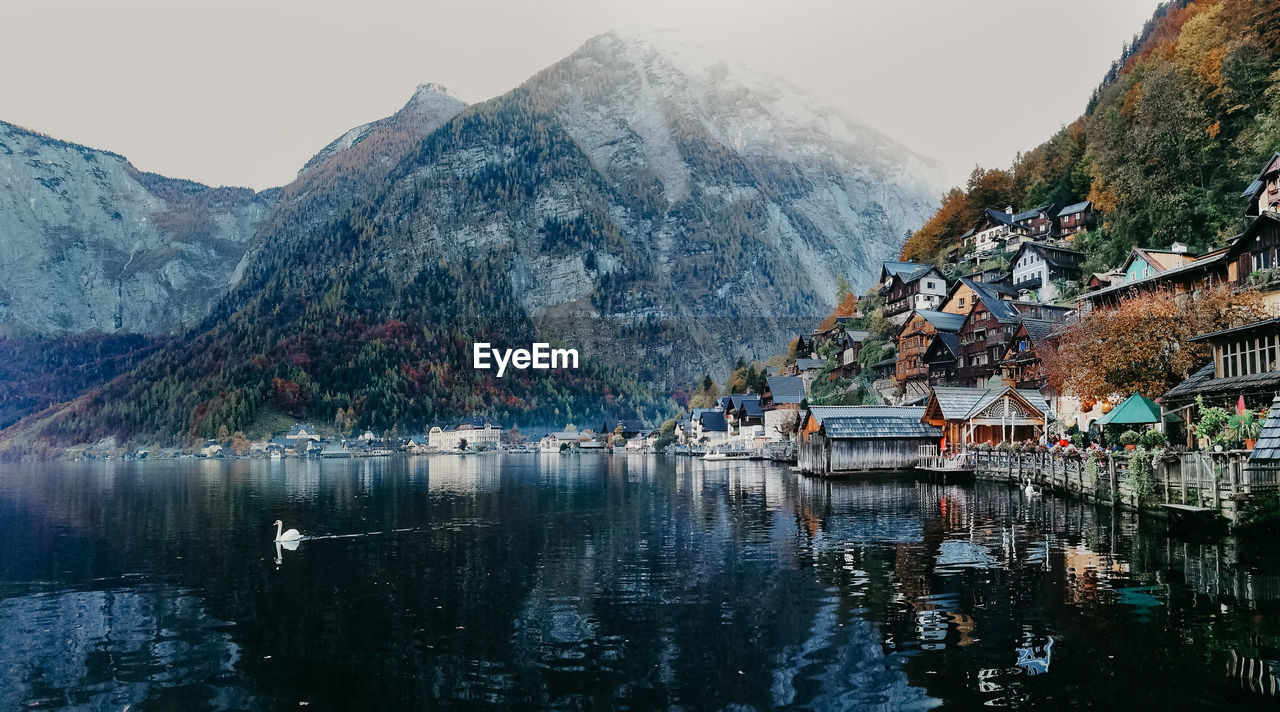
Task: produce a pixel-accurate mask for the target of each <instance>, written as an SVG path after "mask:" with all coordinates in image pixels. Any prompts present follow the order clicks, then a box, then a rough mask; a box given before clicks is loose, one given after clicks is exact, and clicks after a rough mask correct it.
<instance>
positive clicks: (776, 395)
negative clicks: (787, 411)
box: [764, 376, 804, 403]
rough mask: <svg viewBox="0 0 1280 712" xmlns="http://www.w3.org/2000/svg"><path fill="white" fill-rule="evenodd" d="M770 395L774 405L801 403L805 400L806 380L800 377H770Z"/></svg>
mask: <svg viewBox="0 0 1280 712" xmlns="http://www.w3.org/2000/svg"><path fill="white" fill-rule="evenodd" d="M764 380H765V383H767V384H768V385H769V395H770V396H771V397H772V398H773V402H774V403H799V402H800V401H802V400H804V380H803V379H801V378H800V377H799V376H768V377H766V378H765V379H764Z"/></svg>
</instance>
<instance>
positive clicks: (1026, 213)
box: [1013, 205, 1053, 222]
mask: <svg viewBox="0 0 1280 712" xmlns="http://www.w3.org/2000/svg"><path fill="white" fill-rule="evenodd" d="M1052 208H1053V206H1052V205H1041V206H1040V207H1038V208H1032V209H1030V210H1023V211H1022V212H1020V213H1017V214H1015V215H1014V216H1013V221H1014V222H1022V221H1023V220H1030V219H1032V218H1034V217H1036V216H1037V215H1039V214H1040V213H1047V212H1048V211H1049V210H1050V209H1052Z"/></svg>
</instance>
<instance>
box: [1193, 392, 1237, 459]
mask: <svg viewBox="0 0 1280 712" xmlns="http://www.w3.org/2000/svg"><path fill="white" fill-rule="evenodd" d="M1196 409H1197V410H1198V411H1200V420H1199V422H1197V423H1196V436H1197V437H1199V438H1200V440H1201V441H1202V442H1203V443H1204V444H1205V445H1214V446H1215V447H1214V449H1215V450H1221V449H1222V448H1221V445H1220V443H1221V436H1222V434H1223V431H1224V430H1225V429H1226V427H1227V421H1228V420H1229V419H1230V417H1231V416H1230V414H1229V413H1227V410H1226V409H1225V408H1219V407H1217V406H1207V405H1205V404H1204V398H1202V397H1197V398H1196Z"/></svg>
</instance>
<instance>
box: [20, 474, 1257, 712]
mask: <svg viewBox="0 0 1280 712" xmlns="http://www.w3.org/2000/svg"><path fill="white" fill-rule="evenodd" d="M277 518H280V519H283V520H284V521H285V523H286V526H289V527H295V526H296V527H297V528H299V529H301V530H302V531H303V533H305V534H310V535H313V536H323V537H329V538H318V539H313V540H310V541H304V542H302V543H301V544H300V545H298V546H297V547H296V548H295V549H292V550H291V549H288V548H281V549H280V550H279V551H277V550H276V549H275V547H274V546H273V545H272V543H271V535H272V532H273V530H272V529H271V528H270V527H269V524H270V523H271V522H273V521H274V520H275V519H277ZM1278 574H1280V562H1278V561H1277V558H1276V555H1275V552H1274V547H1271V546H1265V545H1260V544H1256V543H1250V542H1238V541H1235V540H1233V539H1214V540H1206V541H1188V540H1185V539H1182V538H1179V537H1177V536H1172V535H1170V534H1169V533H1168V532H1166V531H1165V530H1164V529H1163V527H1162V526H1161V525H1160V524H1159V523H1158V522H1154V521H1141V522H1140V521H1138V518H1137V517H1135V516H1134V515H1132V514H1119V513H1114V514H1113V513H1112V512H1111V511H1110V510H1107V509H1098V508H1094V507H1092V506H1086V505H1083V504H1080V503H1078V502H1072V501H1066V500H1058V499H1055V498H1053V497H1037V498H1034V499H1030V500H1028V499H1027V498H1025V497H1024V496H1023V495H1022V494H1021V492H1020V491H1019V490H1017V489H1014V488H1008V487H1004V486H996V485H988V484H981V483H980V484H976V485H974V484H968V485H956V484H951V485H944V484H938V483H929V482H917V481H913V480H910V479H891V480H875V481H848V482H840V481H824V480H816V479H803V478H799V477H797V476H795V475H792V474H791V473H790V472H788V471H787V470H786V469H785V468H780V467H776V466H772V465H768V464H764V463H744V462H730V463H720V464H703V463H701V462H697V461H691V460H688V459H659V458H653V457H646V456H616V457H614V456H608V455H596V454H590V455H567V456H559V455H555V456H530V455H525V456H483V457H465V458H458V457H436V458H425V457H420V458H407V459H406V458H391V459H381V460H363V461H361V460H355V461H340V462H319V461H283V462H281V461H275V462H271V461H252V462H250V461H237V462H191V461H183V462H143V463H78V464H45V465H23V466H7V467H5V468H4V469H0V709H6V710H7V709H25V708H37V709H44V708H58V709H85V710H97V709H123V708H124V707H126V706H129V707H131V708H138V709H148V708H162V709H183V710H187V709H220V710H222V709H225V710H233V709H276V708H281V707H289V708H296V707H299V706H301V705H305V706H306V707H307V708H308V709H405V708H426V707H429V708H433V709H434V708H450V707H452V708H460V709H462V708H466V709H473V708H477V707H481V708H483V707H495V708H498V707H500V708H509V707H519V708H551V709H599V708H619V709H626V708H629V709H641V710H644V709H658V708H678V709H690V710H692V709H699V710H700V709H768V708H784V709H785V708H805V709H819V710H835V709H892V710H899V709H907V710H910V709H928V708H933V707H936V706H939V705H947V706H950V707H955V708H971V707H977V706H983V705H989V706H1007V707H1018V708H1035V707H1039V708H1043V709H1061V708H1063V707H1067V706H1075V705H1078V704H1089V705H1092V706H1096V707H1104V708H1112V707H1114V708H1129V709H1136V708H1149V707H1166V708H1171V709H1172V708H1199V707H1209V706H1216V707H1219V708H1250V707H1259V708H1268V707H1270V708H1274V707H1275V705H1276V702H1277V701H1278V700H1280V697H1276V696H1274V694H1275V684H1276V678H1275V677H1274V675H1275V665H1276V661H1277V659H1280V652H1278V651H1277V648H1280V625H1278V624H1280V614H1278V612H1277V601H1278V600H1280V575H1278Z"/></svg>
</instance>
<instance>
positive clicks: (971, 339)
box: [956, 285, 1071, 386]
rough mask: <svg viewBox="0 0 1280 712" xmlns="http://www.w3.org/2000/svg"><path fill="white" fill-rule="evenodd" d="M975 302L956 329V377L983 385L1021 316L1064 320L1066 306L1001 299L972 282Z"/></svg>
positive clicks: (1002, 357) (960, 380)
mask: <svg viewBox="0 0 1280 712" xmlns="http://www.w3.org/2000/svg"><path fill="white" fill-rule="evenodd" d="M974 296H975V297H976V299H977V304H975V305H974V306H973V309H972V310H971V311H970V312H969V316H968V317H967V318H966V319H965V322H964V325H963V326H962V327H960V331H959V332H957V335H958V336H959V346H960V354H959V357H958V358H957V361H956V379H957V381H958V382H959V383H960V384H961V385H966V386H981V385H984V384H985V383H986V382H987V380H988V379H990V378H991V377H992V376H993V375H994V374H995V373H996V372H997V371H998V370H999V365H1000V362H1001V361H1002V360H1003V359H1004V356H1005V351H1006V349H1007V348H1008V345H1009V342H1010V341H1011V340H1012V339H1013V335H1014V332H1016V331H1017V330H1018V324H1019V323H1020V322H1021V321H1022V319H1023V318H1024V317H1030V318H1033V319H1048V320H1050V321H1064V320H1065V319H1066V315H1067V314H1068V313H1070V311H1071V310H1070V309H1068V308H1065V307H1055V306H1053V305H1050V304H1040V303H1035V302H1013V301H1008V300H1005V299H1001V298H1000V296H999V295H998V294H994V293H992V292H991V291H990V290H988V289H987V288H986V287H985V286H984V285H975V289H974Z"/></svg>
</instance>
